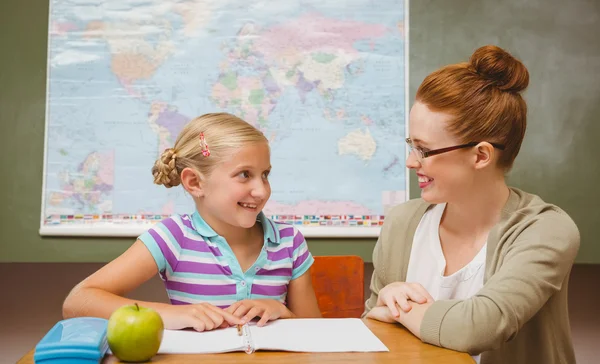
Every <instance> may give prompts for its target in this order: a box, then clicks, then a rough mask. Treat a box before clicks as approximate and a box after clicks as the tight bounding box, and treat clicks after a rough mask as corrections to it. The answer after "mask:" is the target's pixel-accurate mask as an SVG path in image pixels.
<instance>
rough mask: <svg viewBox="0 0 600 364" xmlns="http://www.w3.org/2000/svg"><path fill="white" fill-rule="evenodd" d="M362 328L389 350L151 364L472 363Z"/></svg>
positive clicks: (399, 333) (395, 328)
mask: <svg viewBox="0 0 600 364" xmlns="http://www.w3.org/2000/svg"><path fill="white" fill-rule="evenodd" d="M365 324H366V325H367V326H368V327H369V329H371V331H372V332H373V333H374V334H375V335H377V337H378V338H379V339H380V340H381V341H382V342H383V343H384V344H385V345H386V346H387V347H388V349H389V350H390V351H389V352H384V353H290V352H280V351H271V352H269V351H257V352H255V353H254V354H251V355H248V354H246V353H242V352H236V353H225V354H201V355H200V354H198V355H190V354H186V355H177V354H174V355H156V356H155V357H154V358H152V361H151V362H150V363H178V364H191V363H198V362H202V363H219V364H228V363H241V362H244V363H261V364H263V363H264V364H268V363H279V364H292V363H319V364H322V363H390V364H391V363H394V364H396V363H412V364H418V363H436V364H454V363H457V364H458V363H473V362H474V361H473V359H472V358H471V357H470V356H469V355H468V354H465V353H459V352H456V351H452V350H447V349H442V348H438V347H436V346H432V345H428V344H424V343H423V342H421V340H419V339H417V338H416V337H415V336H414V335H413V334H411V333H410V332H409V331H408V330H406V329H404V328H403V327H401V326H400V325H392V324H386V323H382V322H378V321H374V320H369V319H367V320H365ZM114 363H119V360H117V359H116V358H115V357H114V356H108V357H106V358H105V359H104V361H103V364H114ZM17 364H34V362H33V350H31V351H30V352H28V353H27V354H26V355H25V356H24V357H22V358H21V359H20V360H19V361H18V363H17Z"/></svg>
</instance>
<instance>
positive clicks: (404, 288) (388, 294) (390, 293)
mask: <svg viewBox="0 0 600 364" xmlns="http://www.w3.org/2000/svg"><path fill="white" fill-rule="evenodd" d="M409 300H410V301H413V302H416V303H421V304H423V303H430V302H433V297H431V295H430V294H429V292H427V290H426V289H425V288H423V286H421V285H420V284H419V283H406V282H394V283H390V284H388V285H387V286H385V287H383V289H381V291H379V297H378V298H377V305H376V306H387V307H388V308H389V309H390V312H391V314H392V316H393V317H394V319H397V318H398V317H400V311H398V308H397V307H396V305H398V306H400V308H401V309H402V311H404V312H408V311H410V309H411V306H410V305H409V304H408V301H409Z"/></svg>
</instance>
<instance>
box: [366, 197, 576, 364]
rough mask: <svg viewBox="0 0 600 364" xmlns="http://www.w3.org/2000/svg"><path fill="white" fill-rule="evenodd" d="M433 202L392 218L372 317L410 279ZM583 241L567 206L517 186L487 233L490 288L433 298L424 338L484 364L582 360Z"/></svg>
mask: <svg viewBox="0 0 600 364" xmlns="http://www.w3.org/2000/svg"><path fill="white" fill-rule="evenodd" d="M429 206H430V204H428V203H426V202H424V201H423V200H422V199H415V200H411V201H408V202H406V203H404V204H402V205H400V206H397V207H395V208H394V209H393V210H392V212H391V214H389V215H388V216H386V220H385V224H384V225H383V229H382V232H381V236H380V237H379V240H378V241H377V244H376V246H375V250H374V252H373V264H374V266H375V271H374V272H373V277H372V280H371V297H370V298H369V299H368V300H367V302H366V304H365V308H366V310H365V314H366V312H368V311H369V310H370V309H371V308H372V307H373V306H374V305H375V304H376V303H377V295H378V293H379V290H380V289H382V288H383V287H385V286H386V285H387V284H389V283H392V282H404V281H405V279H406V272H407V269H408V261H409V258H410V251H411V246H412V243H413V237H414V234H415V230H416V229H417V225H418V224H419V222H420V220H421V217H422V216H423V214H424V213H425V211H426V210H427V208H428V207H429ZM579 239H580V238H579V231H578V229H577V226H576V225H575V223H574V222H573V221H572V220H571V218H570V217H569V216H568V215H567V214H566V213H565V212H564V211H562V210H561V209H559V208H558V207H556V206H554V205H551V204H548V203H545V202H544V201H542V199H541V198H539V197H538V196H535V195H531V194H528V193H525V192H523V191H521V190H518V189H515V188H511V190H510V196H509V198H508V201H507V203H506V205H505V206H504V208H503V210H502V215H501V219H500V222H499V223H498V224H497V225H496V226H495V227H494V228H493V229H492V231H491V232H490V234H489V236H488V242H487V244H488V245H487V257H486V267H485V268H486V270H485V277H484V286H483V288H482V289H481V290H480V291H479V292H478V293H477V294H476V295H475V296H473V297H471V298H469V299H466V300H445V301H444V300H442V301H436V302H434V303H433V305H432V306H431V307H430V308H429V309H428V310H427V311H426V313H425V317H424V318H423V322H422V323H421V339H422V340H423V341H424V342H427V343H430V344H433V345H437V346H442V347H445V348H449V349H454V350H458V351H465V352H468V353H470V354H472V355H475V354H479V353H481V354H482V356H481V364H492V363H493V364H495V363H510V364H519V363H524V364H525V363H526V364H532V363H543V364H554V363H575V354H574V352H573V344H572V341H571V329H570V326H569V316H568V311H567V285H568V281H569V274H570V271H571V267H572V265H573V262H574V260H575V256H576V255H577V251H578V250H579Z"/></svg>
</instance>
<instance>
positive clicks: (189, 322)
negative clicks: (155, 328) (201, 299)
mask: <svg viewBox="0 0 600 364" xmlns="http://www.w3.org/2000/svg"><path fill="white" fill-rule="evenodd" d="M160 315H161V317H162V319H163V321H164V324H165V329H169V330H180V329H185V328H188V327H191V328H193V329H194V330H196V331H209V330H213V329H217V328H225V327H229V326H233V325H238V324H241V323H242V320H240V319H239V318H237V317H235V316H234V315H232V314H231V313H229V312H226V311H225V310H222V309H220V308H218V307H216V306H213V305H211V304H209V303H199V304H193V305H168V306H167V307H165V308H163V309H161V310H160Z"/></svg>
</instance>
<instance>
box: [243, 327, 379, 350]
mask: <svg viewBox="0 0 600 364" xmlns="http://www.w3.org/2000/svg"><path fill="white" fill-rule="evenodd" d="M250 330H251V332H252V339H253V341H254V344H255V347H256V350H281V351H299V352H324V353H325V352H367V351H389V350H388V348H387V347H386V346H385V345H384V344H383V343H382V342H381V340H379V338H377V336H375V335H374V334H373V333H372V332H371V330H369V328H368V327H367V326H366V325H365V324H364V323H363V322H362V320H360V319H292V320H277V321H273V322H270V323H269V324H268V325H267V326H264V327H256V326H253V327H251V329H250Z"/></svg>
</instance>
